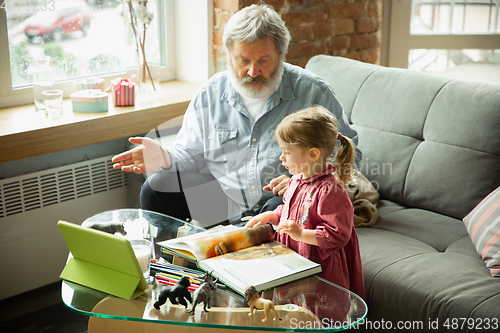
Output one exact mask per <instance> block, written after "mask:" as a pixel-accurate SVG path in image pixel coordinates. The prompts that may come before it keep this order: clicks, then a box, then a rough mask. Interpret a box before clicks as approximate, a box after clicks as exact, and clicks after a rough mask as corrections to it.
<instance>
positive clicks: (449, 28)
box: [385, 0, 500, 71]
mask: <svg viewBox="0 0 500 333" xmlns="http://www.w3.org/2000/svg"><path fill="white" fill-rule="evenodd" d="M385 4H387V5H388V6H390V12H391V13H390V31H389V50H388V61H387V63H388V65H389V66H394V67H402V68H409V69H413V70H420V71H440V70H445V69H448V68H451V67H454V66H457V65H459V64H464V63H471V62H483V61H484V62H496V63H500V22H499V18H500V13H499V12H500V1H491V0H490V1H479V0H465V1H437V0H431V1H424V0H413V1H410V0H396V1H391V2H390V3H388V2H387V1H386V2H385Z"/></svg>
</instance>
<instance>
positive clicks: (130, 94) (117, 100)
mask: <svg viewBox="0 0 500 333" xmlns="http://www.w3.org/2000/svg"><path fill="white" fill-rule="evenodd" d="M111 88H112V89H111V96H112V98H113V105H114V106H127V105H135V82H134V81H133V77H128V78H125V79H122V78H118V79H115V80H113V81H111Z"/></svg>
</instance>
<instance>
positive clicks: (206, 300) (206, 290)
mask: <svg viewBox="0 0 500 333" xmlns="http://www.w3.org/2000/svg"><path fill="white" fill-rule="evenodd" d="M216 289H217V279H215V280H214V279H213V278H212V273H206V274H205V282H203V283H202V284H201V285H200V287H199V288H198V289H196V290H195V292H194V295H193V307H192V308H191V311H189V313H191V314H194V310H195V308H196V305H197V304H198V303H201V302H203V310H204V311H205V312H208V311H207V308H209V309H210V300H211V299H212V294H215V290H216Z"/></svg>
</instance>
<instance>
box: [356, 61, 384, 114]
mask: <svg viewBox="0 0 500 333" xmlns="http://www.w3.org/2000/svg"><path fill="white" fill-rule="evenodd" d="M380 69H381V68H374V69H373V71H372V72H371V73H370V74H368V76H367V77H365V79H364V80H363V82H362V83H361V85H360V86H359V89H358V91H357V92H356V96H355V97H354V101H353V102H352V106H351V112H350V115H349V118H350V119H349V123H350V124H353V122H352V110H354V106H355V105H356V102H357V100H358V96H359V91H360V90H361V88H363V86H364V85H365V83H366V81H367V80H368V79H369V78H370V77H371V76H372V75H373V74H374V73H375V72H377V71H379V70H380Z"/></svg>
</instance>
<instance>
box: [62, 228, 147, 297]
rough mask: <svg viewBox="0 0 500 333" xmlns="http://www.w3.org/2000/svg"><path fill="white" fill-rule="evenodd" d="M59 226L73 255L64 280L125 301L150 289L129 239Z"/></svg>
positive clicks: (64, 273)
mask: <svg viewBox="0 0 500 333" xmlns="http://www.w3.org/2000/svg"><path fill="white" fill-rule="evenodd" d="M57 225H58V227H59V230H60V231H61V233H62V235H63V237H64V240H65V242H66V245H67V246H68V249H69V251H70V252H71V255H70V258H69V260H68V262H67V263H66V266H65V267H64V269H63V271H62V273H61V275H60V277H61V278H62V279H64V280H68V281H71V282H74V283H78V284H81V285H84V286H87V287H90V288H93V289H97V290H99V291H102V292H105V293H108V294H111V295H114V296H117V297H121V298H125V299H132V298H135V297H137V296H139V295H140V294H142V293H143V292H144V291H145V290H146V289H147V288H148V284H147V282H146V280H145V279H144V276H143V274H142V271H141V267H140V266H139V262H138V260H137V258H136V256H135V254H134V250H133V249H132V245H131V244H130V242H129V241H128V240H127V239H126V238H123V237H119V236H115V235H112V234H109V233H106V232H103V231H99V230H95V229H91V228H86V227H82V226H80V225H78V224H74V223H70V222H66V221H59V222H58V223H57Z"/></svg>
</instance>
